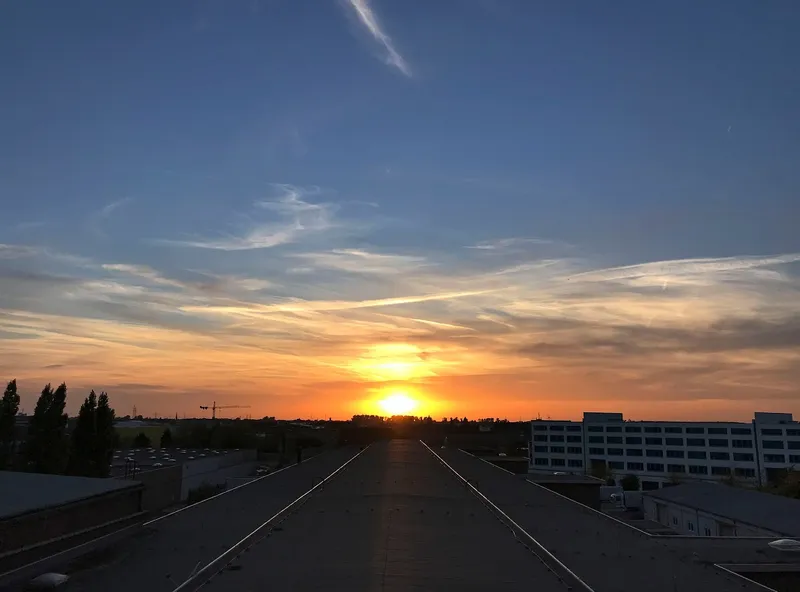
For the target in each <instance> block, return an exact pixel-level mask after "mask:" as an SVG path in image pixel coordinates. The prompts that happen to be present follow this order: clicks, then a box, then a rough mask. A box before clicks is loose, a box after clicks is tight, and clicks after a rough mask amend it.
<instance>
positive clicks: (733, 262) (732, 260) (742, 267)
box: [569, 253, 800, 284]
mask: <svg viewBox="0 0 800 592" xmlns="http://www.w3.org/2000/svg"><path fill="white" fill-rule="evenodd" d="M797 261H800V253H789V254H785V255H776V256H773V257H718V258H698V259H674V260H671V261H656V262H650V263H639V264H636V265H625V266H623V267H611V268H608V269H600V270H595V271H586V272H583V273H578V274H575V275H573V276H572V277H570V278H569V279H570V280H581V281H585V282H607V281H617V280H628V279H636V278H645V277H656V278H657V283H659V284H660V283H662V282H663V281H664V280H665V279H666V280H670V279H672V278H674V279H675V281H680V276H703V275H707V274H712V273H722V272H731V271H746V270H749V269H755V268H758V267H768V266H774V265H785V264H788V263H795V262H797Z"/></svg>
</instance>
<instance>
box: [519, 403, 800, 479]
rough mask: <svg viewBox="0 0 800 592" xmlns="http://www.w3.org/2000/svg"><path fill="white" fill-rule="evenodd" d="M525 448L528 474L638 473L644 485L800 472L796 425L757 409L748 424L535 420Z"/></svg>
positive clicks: (597, 417) (606, 417) (605, 416)
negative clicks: (528, 446)
mask: <svg viewBox="0 0 800 592" xmlns="http://www.w3.org/2000/svg"><path fill="white" fill-rule="evenodd" d="M530 450H531V452H530V459H529V471H530V472H554V471H559V472H560V471H564V472H573V473H587V474H602V473H604V472H607V473H610V474H611V475H613V476H614V477H615V478H616V479H619V478H620V477H622V476H624V475H636V476H638V477H639V480H640V481H641V483H642V489H645V490H652V489H658V488H659V487H661V486H662V485H663V484H664V483H669V482H672V481H676V480H691V479H696V480H723V479H730V478H734V479H736V480H737V481H740V482H745V483H747V482H749V483H752V484H753V485H760V484H763V483H766V482H767V481H769V480H772V479H774V478H776V477H777V476H778V475H779V474H780V473H781V472H782V471H785V470H786V469H791V468H792V467H793V466H794V465H796V466H797V467H796V468H797V469H798V470H800V423H798V422H796V421H794V420H793V418H792V414H790V413H759V412H757V413H756V414H755V417H754V419H753V421H752V422H748V423H745V422H681V421H626V420H625V419H624V418H623V416H622V414H621V413H584V414H583V421H554V420H541V419H537V420H534V421H532V422H531V449H530Z"/></svg>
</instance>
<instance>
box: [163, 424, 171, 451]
mask: <svg viewBox="0 0 800 592" xmlns="http://www.w3.org/2000/svg"><path fill="white" fill-rule="evenodd" d="M171 446H172V431H171V430H170V429H169V428H167V429H166V430H164V433H163V434H161V448H170V447H171Z"/></svg>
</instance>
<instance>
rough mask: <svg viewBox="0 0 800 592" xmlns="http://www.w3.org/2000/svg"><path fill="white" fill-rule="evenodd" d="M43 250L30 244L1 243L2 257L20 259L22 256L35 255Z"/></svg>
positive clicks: (0, 256)
mask: <svg viewBox="0 0 800 592" xmlns="http://www.w3.org/2000/svg"><path fill="white" fill-rule="evenodd" d="M40 252H41V250H40V249H38V248H36V247H30V246H28V245H6V244H2V243H0V259H18V258H20V257H33V256H34V255H38V254H39V253H40Z"/></svg>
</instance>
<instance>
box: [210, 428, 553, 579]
mask: <svg viewBox="0 0 800 592" xmlns="http://www.w3.org/2000/svg"><path fill="white" fill-rule="evenodd" d="M202 589H203V590H204V591H206V590H208V591H209V592H226V591H228V590H237V591H251V590H252V591H255V590H292V591H293V592H304V591H311V590H326V591H343V592H344V591H347V592H352V591H378V590H381V591H394V590H397V591H409V590H431V591H439V590H459V591H467V592H469V591H472V590H475V591H476V592H477V591H479V590H480V591H481V592H483V591H485V590H503V591H506V590H508V591H515V590H520V591H521V590H525V591H530V590H536V591H537V592H566V590H567V587H566V586H564V585H563V584H562V583H561V581H560V580H559V579H558V578H557V577H556V576H555V575H554V574H553V573H552V572H550V571H549V570H548V568H546V567H545V565H544V564H543V563H542V562H541V561H540V560H539V559H538V558H537V557H536V556H535V555H533V554H532V553H531V552H530V551H529V550H528V549H527V548H526V547H525V546H523V545H522V544H521V543H519V542H517V541H516V539H515V537H514V534H513V533H512V532H511V530H509V529H508V528H507V527H506V526H505V525H503V524H502V523H501V522H500V521H499V520H498V519H497V518H496V517H495V516H494V514H492V513H491V512H490V510H489V509H488V508H487V507H486V506H484V505H483V504H482V503H481V502H480V501H478V499H477V498H476V497H475V496H474V495H473V494H471V493H470V492H469V491H468V490H467V489H466V488H465V486H464V485H463V484H462V483H460V482H459V481H458V480H457V479H456V478H455V477H454V476H453V475H452V474H451V473H450V472H449V471H448V469H447V468H446V467H444V466H443V465H442V464H441V463H439V461H438V460H437V459H436V458H435V457H434V456H433V455H431V454H430V452H428V451H427V450H426V449H425V447H424V446H423V445H422V444H420V443H419V442H417V441H410V440H395V441H391V442H388V443H379V444H373V445H372V446H371V447H369V448H368V449H367V450H366V451H365V452H364V453H363V454H362V455H360V456H359V457H358V458H357V459H356V460H355V461H353V462H352V463H351V464H350V465H348V466H347V467H346V468H345V469H344V470H343V471H342V472H341V473H340V474H339V475H337V476H335V477H334V478H333V479H331V481H330V482H328V483H326V484H325V486H324V487H323V488H321V489H320V490H318V492H317V493H315V494H314V495H312V496H310V497H309V498H308V500H307V501H306V502H305V503H304V504H303V505H302V506H299V507H298V508H297V510H296V511H294V512H292V513H291V514H290V515H289V516H288V517H287V518H286V519H285V520H284V521H282V522H281V523H280V524H279V526H278V527H277V528H276V529H274V530H273V531H272V532H271V533H270V535H269V536H268V537H266V538H264V539H262V540H261V541H260V542H259V543H257V544H256V545H254V546H252V547H250V549H249V550H248V551H247V552H245V553H243V554H242V555H240V556H239V557H238V558H237V559H235V560H234V561H233V562H232V564H231V567H230V568H228V569H226V570H223V571H222V572H220V573H219V574H218V575H216V576H215V577H214V578H212V579H211V581H210V582H209V583H208V584H206V586H204V587H203V588H202Z"/></svg>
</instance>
